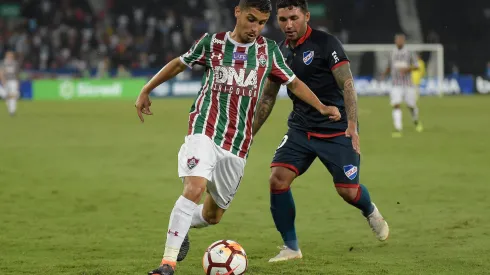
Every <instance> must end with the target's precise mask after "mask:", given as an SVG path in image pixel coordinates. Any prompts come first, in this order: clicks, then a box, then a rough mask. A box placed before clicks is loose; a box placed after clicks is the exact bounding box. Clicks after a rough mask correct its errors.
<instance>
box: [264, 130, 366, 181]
mask: <svg viewBox="0 0 490 275" xmlns="http://www.w3.org/2000/svg"><path fill="white" fill-rule="evenodd" d="M317 157H318V158H319V159H320V161H321V162H322V163H323V165H325V167H326V168H327V169H328V171H329V172H330V174H331V175H332V177H333V182H334V183H335V185H336V186H337V187H352V188H355V187H357V186H358V184H359V165H360V161H361V159H360V156H359V154H357V153H356V152H355V151H354V148H353V147H352V140H351V139H350V138H348V137H346V136H345V134H344V133H339V134H333V135H321V134H314V133H308V132H304V131H301V130H296V129H291V128H290V129H289V130H288V132H287V133H286V135H285V136H284V138H283V139H282V141H281V143H280V144H279V147H278V148H277V149H276V153H275V155H274V159H273V160H272V164H271V167H278V166H279V167H286V168H288V169H290V170H292V171H293V172H295V173H296V175H297V176H299V175H301V174H303V173H304V172H306V170H308V168H309V167H310V165H311V164H312V163H313V161H314V160H315V159H316V158H317Z"/></svg>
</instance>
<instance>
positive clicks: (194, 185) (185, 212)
mask: <svg viewBox="0 0 490 275" xmlns="http://www.w3.org/2000/svg"><path fill="white" fill-rule="evenodd" d="M206 184H207V179H205V178H202V177H185V178H184V193H183V195H182V196H180V197H179V199H178V200H177V202H176V203H175V206H174V208H173V210H172V213H171V214H170V221H169V225H168V231H167V241H166V243H165V252H164V254H163V259H162V262H161V263H160V267H159V268H157V269H155V270H153V271H150V272H148V274H151V275H153V274H158V275H172V274H174V270H175V267H176V265H177V260H178V259H179V254H181V255H180V259H183V257H185V255H187V251H186V247H185V246H184V247H183V246H182V244H183V243H184V241H185V239H187V243H188V238H186V237H187V233H188V232H189V228H190V227H191V224H192V217H193V214H194V212H195V209H196V208H197V204H196V203H197V202H199V201H200V200H201V197H202V194H203V193H204V191H205V190H206ZM181 248H184V250H181ZM188 248H189V244H187V250H188ZM184 254H185V255H184Z"/></svg>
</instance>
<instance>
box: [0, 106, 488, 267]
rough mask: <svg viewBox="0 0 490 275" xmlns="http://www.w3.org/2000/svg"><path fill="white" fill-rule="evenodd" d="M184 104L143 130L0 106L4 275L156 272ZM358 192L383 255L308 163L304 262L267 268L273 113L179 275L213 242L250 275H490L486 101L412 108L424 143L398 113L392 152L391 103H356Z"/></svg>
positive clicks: (99, 113)
mask: <svg viewBox="0 0 490 275" xmlns="http://www.w3.org/2000/svg"><path fill="white" fill-rule="evenodd" d="M191 103H192V100H191V99H168V100H155V101H154V106H153V109H154V110H153V111H154V113H155V115H154V116H153V117H147V121H146V123H145V124H141V123H139V121H138V118H137V116H136V112H135V110H134V107H133V102H129V101H117V102H110V101H97V102H96V101H85V102H21V103H20V106H19V113H18V116H17V117H14V118H10V117H8V115H7V112H6V110H5V106H4V104H3V102H2V105H1V106H0V274H5V275H7V274H49V275H53V274H140V275H141V274H146V272H147V271H148V270H150V269H152V268H154V267H155V266H156V265H158V263H159V261H160V259H161V255H162V252H163V246H164V240H165V232H166V229H167V222H168V217H169V214H170V211H171V208H172V207H173V204H174V203H175V200H176V199H177V197H178V196H179V195H180V194H181V192H182V185H181V183H180V181H179V179H178V178H177V152H178V150H179V148H180V145H181V144H182V142H183V141H184V135H185V134H186V131H187V119H188V117H187V112H188V110H189V108H190V105H191ZM359 106H360V107H359V108H360V111H359V113H360V123H361V149H362V169H361V181H362V182H363V183H364V184H365V185H367V186H368V188H369V190H370V192H371V196H372V198H373V201H374V202H376V204H377V205H378V207H379V209H380V210H381V212H382V213H383V215H384V216H385V218H386V219H387V221H388V223H389V225H390V228H391V235H390V238H389V240H388V241H386V242H384V243H380V242H378V241H377V240H376V239H375V237H374V236H373V234H372V232H371V231H370V229H369V227H368V224H367V222H366V221H365V220H364V219H363V218H362V216H361V215H360V213H359V211H358V210H357V209H355V208H353V207H351V206H349V205H348V204H346V203H345V202H343V200H342V199H341V198H340V197H339V196H338V195H337V194H336V192H335V190H334V187H333V184H332V181H331V177H330V175H329V174H328V171H327V170H326V169H325V168H324V167H323V166H322V165H321V163H320V162H319V161H316V162H315V163H314V164H313V166H312V167H311V168H310V170H309V171H308V172H307V173H306V174H305V175H303V176H301V177H300V178H298V179H297V180H296V181H295V183H294V185H293V194H294V196H295V200H296V206H297V231H298V235H299V240H300V245H301V248H302V251H303V254H304V259H302V260H297V261H290V262H286V263H278V264H269V263H267V260H268V259H269V258H270V257H273V256H274V255H275V254H276V253H277V252H278V250H277V248H276V247H277V246H278V245H280V244H281V239H280V236H279V234H278V233H277V232H276V230H275V228H274V225H273V221H272V218H271V215H270V212H269V187H268V176H269V172H270V169H269V166H268V165H269V163H270V161H271V158H272V155H273V153H274V150H275V148H276V147H277V146H278V144H279V142H280V141H281V139H282V137H283V135H284V133H285V131H286V128H287V126H286V119H287V115H288V114H289V111H290V109H291V103H290V101H289V100H281V101H278V103H277V106H276V109H275V110H274V112H273V114H272V115H271V117H270V120H269V121H268V122H267V123H266V124H265V126H264V128H263V129H262V130H261V132H260V133H259V135H258V136H257V139H256V140H255V142H254V146H253V147H252V152H251V155H250V158H249V159H248V164H247V168H246V171H245V177H244V180H243V183H242V185H241V187H240V190H239V192H238V194H237V196H236V198H235V200H234V201H233V203H232V205H231V208H230V210H229V211H228V212H227V213H226V215H225V216H224V219H223V221H222V223H221V224H219V225H217V226H215V227H211V228H206V229H202V230H193V231H191V233H190V237H191V242H192V243H191V245H192V248H191V251H190V254H189V255H188V257H187V259H186V260H185V261H184V262H183V263H182V264H180V265H179V268H178V273H177V274H188V275H199V274H203V271H202V267H201V257H202V255H203V252H204V250H205V249H206V247H207V246H208V245H209V244H211V243H212V242H214V241H216V240H219V239H232V240H236V241H238V242H239V243H241V244H242V245H243V246H244V248H245V250H246V251H247V253H248V256H249V271H248V274H291V275H292V274H431V275H432V274H488V272H489V270H490V262H489V260H488V259H489V257H490V200H489V199H488V198H489V195H490V176H489V164H490V162H489V156H490V149H489V148H490V146H489V145H488V144H489V141H490V139H489V137H490V128H489V126H490V122H489V121H490V113H489V111H488V106H490V97H483V96H471V97H469V96H468V97H464V96H461V97H444V98H435V97H431V98H427V97H424V98H422V99H421V100H420V108H421V111H420V113H421V118H422V121H423V122H424V126H425V132H424V133H421V134H419V133H416V132H415V131H414V129H413V125H412V124H411V123H410V117H409V115H408V113H407V112H405V111H404V126H405V133H404V137H403V138H401V139H392V138H391V129H392V126H391V125H392V124H391V111H390V107H389V105H388V99H387V98H383V97H361V98H360V99H359Z"/></svg>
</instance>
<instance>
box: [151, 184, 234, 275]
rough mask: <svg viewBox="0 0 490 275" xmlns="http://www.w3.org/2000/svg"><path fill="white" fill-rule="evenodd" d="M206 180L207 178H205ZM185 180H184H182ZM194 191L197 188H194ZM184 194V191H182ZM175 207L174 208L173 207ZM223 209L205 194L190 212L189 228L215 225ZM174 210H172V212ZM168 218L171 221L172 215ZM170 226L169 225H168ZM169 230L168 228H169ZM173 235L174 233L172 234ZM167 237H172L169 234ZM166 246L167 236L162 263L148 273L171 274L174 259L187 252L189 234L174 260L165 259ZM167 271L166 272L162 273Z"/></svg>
mask: <svg viewBox="0 0 490 275" xmlns="http://www.w3.org/2000/svg"><path fill="white" fill-rule="evenodd" d="M206 181H207V180H206ZM184 182H185V180H184ZM196 193H198V192H197V190H196ZM184 194H185V191H184ZM174 209H175V208H174ZM225 211H226V210H225V209H222V208H220V207H219V206H218V205H217V204H216V202H215V201H214V200H213V197H212V196H211V195H209V194H208V195H207V196H206V198H205V199H204V203H203V204H200V205H197V206H196V207H195V209H194V211H193V213H192V215H190V216H191V221H190V228H204V227H208V226H210V225H215V224H218V223H219V222H220V221H221V218H222V217H223V215H224V213H225ZM173 212H174V211H172V214H173ZM170 220H171V221H172V215H171V218H170ZM169 228H170V226H169ZM169 230H170V229H169ZM173 235H174V236H175V234H173ZM169 237H172V235H171V234H170V235H169ZM167 247H168V238H167V245H166V246H165V255H164V256H163V259H162V263H161V264H160V267H158V268H157V269H155V270H153V271H150V272H148V274H149V275H172V274H174V272H175V267H176V261H177V262H180V261H182V260H184V259H185V257H186V256H187V253H188V252H189V248H190V242H189V236H188V234H186V235H185V238H184V240H183V242H182V245H181V246H180V249H179V250H178V254H177V258H176V261H175V260H173V258H171V259H167V258H166V257H165V256H166V255H167ZM175 251H177V250H176V249H174V250H172V249H170V250H169V251H168V252H169V253H168V254H169V255H170V256H175ZM164 272H167V273H164Z"/></svg>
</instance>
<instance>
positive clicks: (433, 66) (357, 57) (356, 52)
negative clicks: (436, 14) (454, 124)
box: [344, 44, 460, 96]
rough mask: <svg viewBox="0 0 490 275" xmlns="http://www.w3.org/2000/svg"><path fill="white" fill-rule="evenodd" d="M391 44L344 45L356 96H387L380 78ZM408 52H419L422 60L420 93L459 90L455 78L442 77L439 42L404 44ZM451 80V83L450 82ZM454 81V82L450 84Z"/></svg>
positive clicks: (387, 82)
mask: <svg viewBox="0 0 490 275" xmlns="http://www.w3.org/2000/svg"><path fill="white" fill-rule="evenodd" d="M394 47H395V46H394V45H393V44H345V45H344V49H345V51H346V52H347V55H348V56H349V59H350V60H351V70H352V73H353V75H354V78H355V82H356V90H357V92H358V94H359V95H387V94H388V93H389V91H390V89H391V86H392V85H391V81H390V79H389V78H387V79H385V80H381V79H380V77H379V76H380V75H381V73H382V72H383V71H384V70H385V69H386V67H387V66H388V62H389V60H390V54H391V52H392V51H393V49H394ZM405 47H407V49H409V50H410V51H413V52H416V53H419V54H420V55H421V57H422V59H423V60H424V63H425V75H424V77H423V79H422V81H421V83H420V95H440V96H442V95H443V94H457V93H459V92H460V91H459V85H458V84H457V81H456V80H451V79H445V78H444V48H443V46H442V45H440V44H407V45H406V46H405ZM452 82H454V83H452ZM454 84H455V85H454Z"/></svg>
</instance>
